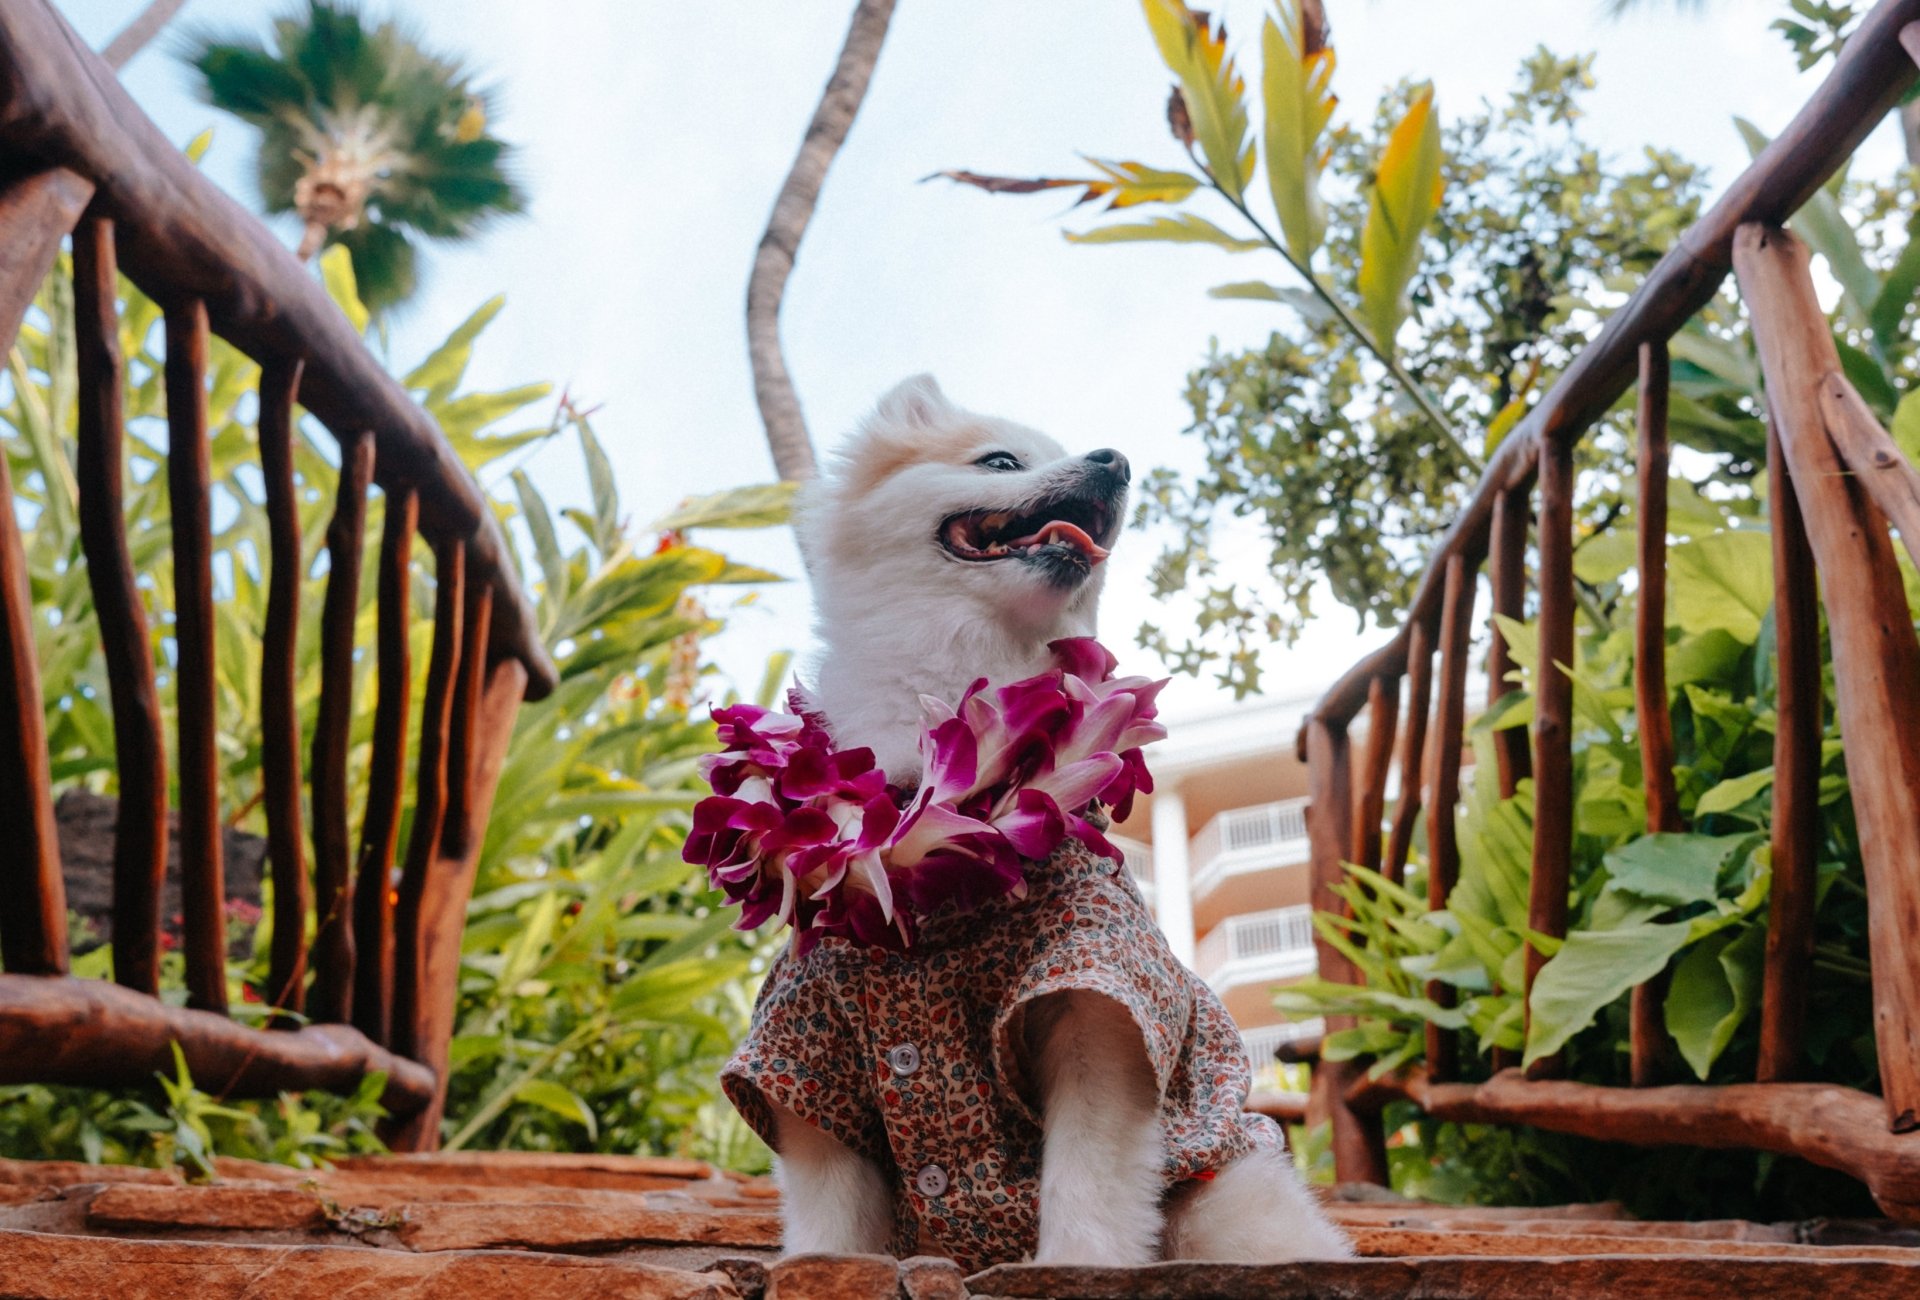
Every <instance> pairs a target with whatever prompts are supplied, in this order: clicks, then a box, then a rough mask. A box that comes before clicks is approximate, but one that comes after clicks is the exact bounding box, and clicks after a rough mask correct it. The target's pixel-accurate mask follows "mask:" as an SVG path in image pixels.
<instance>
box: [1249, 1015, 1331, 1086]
mask: <svg viewBox="0 0 1920 1300" xmlns="http://www.w3.org/2000/svg"><path fill="white" fill-rule="evenodd" d="M1326 1030H1327V1022H1326V1021H1324V1020H1300V1021H1295V1022H1293V1023H1291V1024H1285V1025H1260V1026H1258V1027H1256V1028H1253V1029H1243V1030H1241V1031H1240V1041H1241V1042H1243V1043H1245V1044H1246V1045H1247V1060H1249V1061H1251V1062H1252V1063H1253V1072H1254V1073H1255V1074H1259V1073H1260V1072H1261V1071H1263V1070H1266V1069H1268V1068H1269V1067H1271V1066H1273V1065H1274V1064H1275V1061H1274V1056H1273V1054H1274V1053H1275V1052H1277V1051H1279V1050H1280V1047H1281V1045H1282V1044H1283V1043H1291V1042H1294V1041H1296V1040H1297V1039H1301V1038H1314V1037H1317V1036H1319V1035H1321V1034H1324V1033H1325V1032H1326Z"/></svg>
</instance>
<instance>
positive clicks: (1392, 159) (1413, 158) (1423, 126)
mask: <svg viewBox="0 0 1920 1300" xmlns="http://www.w3.org/2000/svg"><path fill="white" fill-rule="evenodd" d="M1440 161H1441V153H1440V122H1439V118H1438V116H1437V115H1436V114H1435V113H1434V110H1433V87H1432V86H1431V85H1427V86H1424V87H1422V88H1421V90H1420V92H1419V93H1418V94H1417V95H1415V96H1414V99H1413V103H1412V104H1410V105H1409V106H1408V107H1407V112H1406V116H1404V117H1402V118H1401V119H1400V121H1399V123H1398V124H1397V125H1396V126H1395V127H1394V128H1393V132H1392V134H1391V135H1389V136H1388V137H1387V147H1386V149H1385V150H1384V151H1383V152H1382V153H1381V155H1380V165H1379V167H1378V168H1377V170H1376V174H1375V175H1376V179H1375V182H1374V187H1373V194H1372V198H1371V201H1370V202H1369V203H1368V206H1367V224H1366V227H1365V228H1364V229H1363V230H1362V231H1361V234H1360V285H1359V287H1360V300H1361V303H1362V305H1363V306H1364V307H1365V309H1366V315H1367V324H1368V327H1369V328H1370V329H1371V330H1372V331H1373V338H1374V342H1375V343H1377V344H1378V345H1379V346H1380V348H1381V350H1382V351H1384V352H1388V353H1391V352H1392V351H1393V338H1394V335H1395V334H1396V333H1398V332H1399V329H1400V322H1401V321H1403V320H1405V319H1406V314H1407V301H1406V298H1407V285H1408V284H1410V283H1411V282H1412V280H1413V273H1414V272H1415V271H1416V270H1418V269H1419V266H1420V233H1421V231H1423V230H1425V229H1426V226H1427V223H1428V222H1429V221H1431V220H1433V214H1434V213H1435V212H1437V211H1438V210H1439V208H1440V188H1441V184H1442V180H1441V176H1440Z"/></svg>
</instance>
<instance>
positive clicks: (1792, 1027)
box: [1755, 420, 1823, 1083]
mask: <svg viewBox="0 0 1920 1300" xmlns="http://www.w3.org/2000/svg"><path fill="white" fill-rule="evenodd" d="M1767 480H1768V489H1767V509H1768V514H1769V516H1770V518H1771V521H1772V525H1773V529H1772V531H1773V609H1774V614H1773V626H1774V637H1775V641H1776V643H1777V645H1778V647H1779V651H1778V653H1779V671H1778V672H1777V673H1776V674H1775V676H1776V679H1777V680H1778V682H1779V687H1778V694H1777V700H1776V704H1777V710H1776V711H1777V713H1778V718H1779V720H1778V721H1777V722H1776V724H1775V726H1774V733H1773V883H1772V885H1771V887H1770V888H1771V894H1770V897H1769V901H1768V905H1767V955H1766V967H1765V972H1766V973H1765V977H1764V980H1763V983H1762V993H1761V1001H1760V1059H1759V1063H1758V1065H1757V1066H1756V1068H1755V1077H1756V1078H1757V1079H1758V1080H1759V1082H1761V1083H1779V1082H1784V1081H1786V1080H1789V1079H1793V1078H1796V1077H1798V1075H1799V1074H1800V1072H1801V1070H1802V1069H1803V1068H1804V1056H1805V1044H1806V1029H1807V988H1808V986H1809V985H1810V984H1811V983H1812V981H1813V937H1814V936H1813V920H1814V907H1815V901H1816V893H1817V889H1818V884H1819V864H1820V739H1821V732H1822V730H1823V727H1822V722H1823V718H1822V700H1821V686H1820V606H1819V603H1818V602H1819V592H1818V588H1817V580H1816V577H1815V573H1814V567H1813V550H1812V548H1811V546H1810V545H1809V543H1808V541H1807V527H1806V523H1805V521H1804V519H1803V517H1802V515H1801V513H1800V494H1799V493H1798V491H1796V490H1795V488H1794V483H1793V472H1792V470H1791V468H1790V467H1789V466H1788V464H1787V458H1786V451H1785V449H1784V448H1783V447H1782V446H1781V444H1780V431H1779V427H1778V426H1777V425H1776V424H1775V423H1774V422H1773V421H1772V420H1769V421H1768V422H1767Z"/></svg>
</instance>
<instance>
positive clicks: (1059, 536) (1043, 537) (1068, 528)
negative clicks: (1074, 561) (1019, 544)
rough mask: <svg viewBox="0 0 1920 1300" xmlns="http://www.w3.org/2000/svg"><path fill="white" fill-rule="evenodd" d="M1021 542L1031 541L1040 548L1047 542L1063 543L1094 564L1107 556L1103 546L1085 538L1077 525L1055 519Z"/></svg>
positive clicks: (1085, 533) (1085, 534) (1082, 530)
mask: <svg viewBox="0 0 1920 1300" xmlns="http://www.w3.org/2000/svg"><path fill="white" fill-rule="evenodd" d="M1022 540H1023V541H1026V540H1031V541H1032V542H1034V543H1037V544H1039V545H1041V546H1045V545H1046V544H1047V543H1048V542H1065V543H1066V544H1067V545H1068V546H1071V547H1074V548H1075V549H1077V550H1079V551H1081V552H1082V553H1083V554H1085V555H1086V557H1087V559H1088V560H1089V561H1091V562H1092V563H1094V564H1098V563H1100V561H1102V560H1104V559H1106V558H1107V556H1108V554H1109V552H1108V550H1107V549H1106V548H1105V547H1104V546H1102V545H1100V543H1098V542H1096V541H1094V540H1093V538H1091V537H1089V536H1087V531H1086V529H1084V528H1081V527H1080V526H1079V525H1078V524H1070V523H1068V522H1067V521H1066V520H1064V519H1056V520H1054V521H1053V522H1052V523H1050V524H1048V525H1047V526H1046V527H1045V528H1042V529H1041V530H1040V531H1039V532H1037V533H1035V534H1034V535H1033V537H1032V538H1031V539H1025V538H1023V539H1022Z"/></svg>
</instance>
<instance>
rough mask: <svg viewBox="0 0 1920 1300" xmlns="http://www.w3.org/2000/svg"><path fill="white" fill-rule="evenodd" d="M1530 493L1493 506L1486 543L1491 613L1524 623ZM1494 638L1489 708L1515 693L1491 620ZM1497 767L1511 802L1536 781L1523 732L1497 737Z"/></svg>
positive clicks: (1505, 731) (1503, 642) (1510, 666)
mask: <svg viewBox="0 0 1920 1300" xmlns="http://www.w3.org/2000/svg"><path fill="white" fill-rule="evenodd" d="M1529 504H1530V503H1529V494H1528V493H1527V492H1524V491H1522V492H1503V493H1501V494H1500V495H1499V496H1498V497H1496V498H1495V499H1494V502H1493V523H1492V525H1491V528H1492V537H1491V539H1490V540H1489V542H1488V546H1487V553H1488V557H1489V563H1488V566H1487V576H1488V580H1489V585H1491V586H1492V588H1493V612H1494V613H1495V614H1498V615H1501V616H1503V617H1505V618H1511V619H1515V620H1517V621H1520V622H1525V621H1526V617H1527V523H1528V519H1527V516H1528V514H1529V513H1530V511H1529V508H1528V507H1529ZM1488 622H1489V623H1490V624H1491V625H1492V635H1491V637H1490V639H1489V642H1488V645H1487V707H1488V708H1492V707H1493V706H1494V705H1495V704H1497V703H1499V702H1500V697H1501V696H1503V695H1505V694H1506V693H1507V692H1508V691H1510V690H1512V689H1513V685H1512V683H1511V682H1509V681H1508V680H1507V678H1508V675H1509V674H1510V673H1512V672H1513V670H1514V667H1515V664H1514V661H1513V656H1512V655H1511V654H1509V653H1508V651H1507V638H1506V635H1505V634H1504V633H1502V632H1501V631H1500V625H1499V623H1497V622H1494V621H1493V620H1491V619H1489V620H1488ZM1493 755H1494V761H1495V762H1496V763H1497V764H1499V769H1500V770H1499V777H1500V797H1501V798H1502V799H1511V798H1512V797H1513V792H1514V790H1515V789H1517V788H1518V787H1519V785H1520V782H1521V780H1522V779H1524V778H1525V777H1528V776H1530V775H1532V773H1533V762H1532V756H1531V755H1530V754H1529V753H1528V752H1527V730H1526V728H1525V727H1505V728H1502V729H1501V730H1499V731H1496V732H1494V733H1493Z"/></svg>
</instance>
